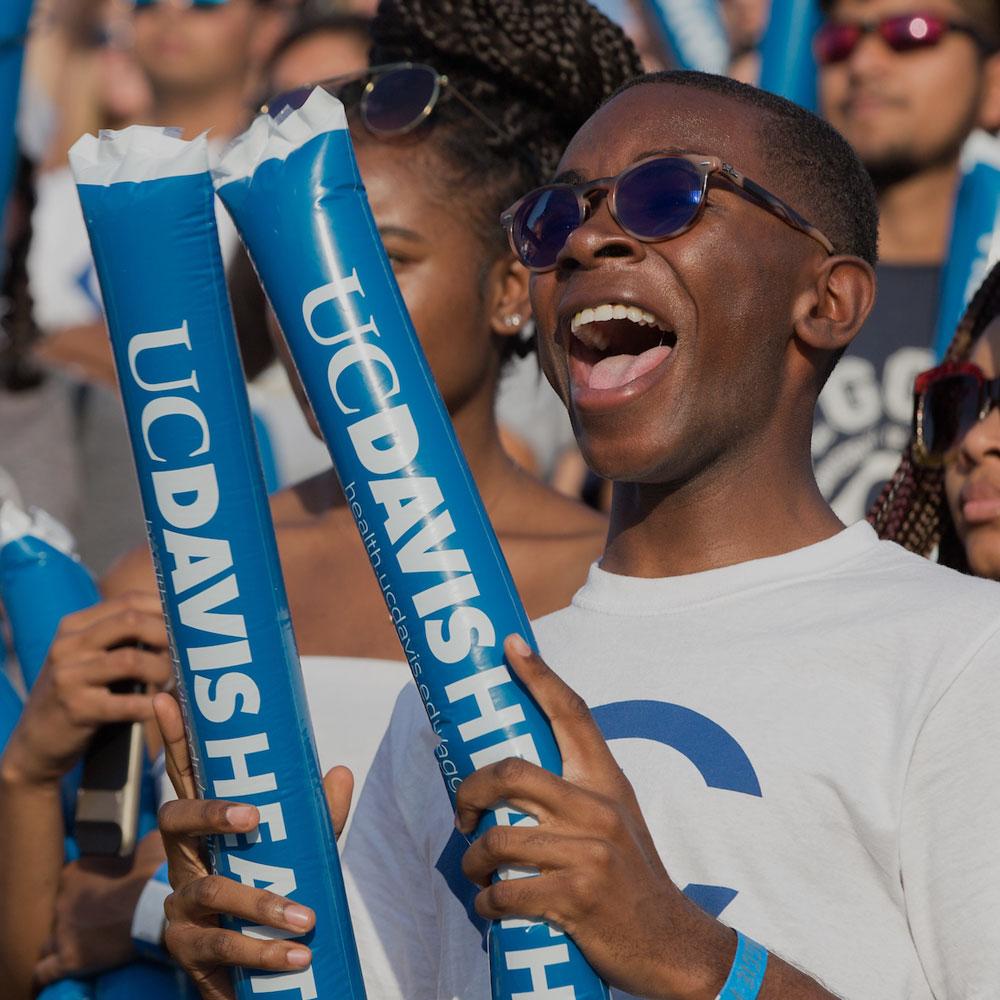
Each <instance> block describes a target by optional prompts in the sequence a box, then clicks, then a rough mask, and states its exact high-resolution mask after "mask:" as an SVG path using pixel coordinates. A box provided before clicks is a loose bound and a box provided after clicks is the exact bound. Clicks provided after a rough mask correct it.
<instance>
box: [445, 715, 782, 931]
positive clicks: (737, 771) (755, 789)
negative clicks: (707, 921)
mask: <svg viewBox="0 0 1000 1000" xmlns="http://www.w3.org/2000/svg"><path fill="white" fill-rule="evenodd" d="M591 711H592V712H593V716H594V720H595V721H596V722H597V724H598V726H600V728H601V732H602V733H604V738H605V739H606V740H607V741H608V742H609V743H610V742H611V741H612V740H624V739H632V740H651V741H652V742H654V743H662V744H663V745H664V746H668V747H671V748H672V749H674V750H676V751H677V752H678V753H680V754H682V755H683V756H684V757H686V758H687V759H688V760H689V761H690V762H691V764H693V765H694V767H695V768H696V769H697V771H698V773H699V774H700V775H701V777H702V779H703V780H704V782H705V784H706V785H707V786H708V787H709V788H718V789H721V790H725V791H729V792H738V793H740V794H743V795H753V796H756V797H758V798H761V797H763V794H762V792H761V790H760V782H759V780H758V779H757V773H756V772H755V771H754V769H753V765H752V764H751V763H750V758H749V757H747V755H746V753H745V751H744V750H743V748H742V747H741V746H740V745H739V743H737V742H736V740H735V739H733V737H732V736H730V735H729V733H727V732H726V730H725V729H723V728H722V726H720V725H719V724H718V723H716V722H713V721H712V720H711V719H709V718H708V717H707V716H704V715H701V714H700V713H698V712H695V711H693V710H692V709H690V708H684V707H683V706H682V705H674V704H671V703H670V702H664V701H616V702H612V703H611V704H608V705H599V706H598V707H596V708H594V709H592V710H591ZM465 847H466V842H465V838H464V837H462V835H461V834H460V833H459V832H458V831H457V830H456V831H455V832H453V833H452V835H451V837H450V838H449V840H448V843H447V844H446V845H445V847H444V850H443V851H442V852H441V856H440V857H439V858H438V860H437V864H436V865H435V866H434V867H435V868H437V870H438V871H439V872H441V874H442V875H443V876H444V879H445V881H446V882H447V883H448V887H449V888H450V889H451V891H452V893H454V895H455V896H456V897H457V898H458V900H459V901H460V902H461V903H462V905H463V906H464V907H465V911H466V913H468V915H469V919H470V920H471V921H472V922H473V924H474V925H475V926H476V928H477V930H479V931H480V932H481V933H482V934H483V942H484V943H483V947H484V948H485V946H486V945H485V940H486V928H487V923H486V921H485V920H483V918H482V917H480V916H479V914H478V913H476V911H475V909H474V907H473V900H474V899H475V896H476V892H477V889H476V887H475V886H474V885H473V884H472V883H471V882H469V881H468V879H466V877H465V876H464V875H463V874H462V855H463V854H464V853H465ZM684 895H685V896H687V897H688V898H689V899H690V900H692V901H693V902H695V903H697V904H698V905H699V906H700V907H701V908H702V909H703V910H705V911H706V912H707V913H709V914H710V915H711V916H713V917H718V916H719V915H720V914H721V913H722V911H723V910H725V908H726V907H727V906H728V905H729V904H730V903H731V902H732V901H733V900H734V899H735V898H736V895H737V890H736V889H730V888H728V887H727V886H721V885H700V884H697V883H692V884H690V885H688V886H686V887H685V888H684Z"/></svg>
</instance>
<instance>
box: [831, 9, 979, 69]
mask: <svg viewBox="0 0 1000 1000" xmlns="http://www.w3.org/2000/svg"><path fill="white" fill-rule="evenodd" d="M954 33H958V34H962V35H968V36H969V37H970V38H971V39H972V40H973V41H974V42H975V43H976V44H977V45H978V46H979V48H980V49H982V51H983V52H984V53H989V52H990V51H991V46H989V45H988V44H987V43H986V41H985V39H983V38H982V37H981V36H980V35H979V33H978V32H977V31H976V30H975V28H973V27H972V25H970V24H965V23H964V22H962V21H952V20H949V19H948V18H946V17H939V16H938V15H936V14H922V13H915V14H895V15H893V16H891V17H883V18H881V19H880V20H876V21H827V22H826V24H824V25H823V27H822V28H820V29H819V31H818V32H817V33H816V38H815V44H814V48H815V52H816V61H817V62H818V63H819V64H820V65H821V66H829V65H831V64H833V63H839V62H843V61H844V60H845V59H849V58H850V57H851V54H852V53H853V52H854V50H855V49H856V48H857V47H858V45H860V44H861V41H862V39H864V38H866V37H867V36H868V35H873V34H874V35H878V36H879V38H881V39H882V41H883V42H884V43H885V44H886V45H888V46H889V48H890V49H892V51H893V52H915V51H917V50H919V49H931V48H934V46H936V45H939V44H940V43H941V42H942V41H943V40H944V39H945V37H947V35H949V34H954Z"/></svg>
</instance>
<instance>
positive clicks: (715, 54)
mask: <svg viewBox="0 0 1000 1000" xmlns="http://www.w3.org/2000/svg"><path fill="white" fill-rule="evenodd" d="M642 10H643V12H644V13H645V14H646V20H647V21H648V22H649V24H650V25H651V26H652V27H653V28H655V29H656V32H657V34H658V36H659V38H660V40H661V41H662V43H663V48H664V54H665V55H666V56H667V58H668V59H669V60H670V62H671V64H672V65H673V66H674V67H676V68H677V69H697V70H701V71H702V72H703V73H725V72H726V67H727V66H728V65H729V39H728V38H727V37H726V29H725V26H724V25H723V23H722V18H721V17H720V16H719V6H718V3H717V0H642Z"/></svg>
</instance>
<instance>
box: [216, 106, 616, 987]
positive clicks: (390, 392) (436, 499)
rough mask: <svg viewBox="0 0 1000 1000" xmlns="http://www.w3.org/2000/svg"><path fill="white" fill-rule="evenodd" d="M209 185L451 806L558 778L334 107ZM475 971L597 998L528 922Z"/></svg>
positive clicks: (515, 627) (504, 936)
mask: <svg viewBox="0 0 1000 1000" xmlns="http://www.w3.org/2000/svg"><path fill="white" fill-rule="evenodd" d="M216 183H217V186H218V191H219V195H220V197H221V198H222V200H223V202H224V203H225V205H226V207H227V208H228V209H229V211H230V214H231V215H232V216H233V219H234V221H235V223H236V227H237V229H238V230H239V231H240V235H241V236H242V238H243V241H244V243H245V244H246V247H247V250H248V251H249V253H250V257H251V259H252V260H253V262H254V265H255V267H256V268H257V273H258V274H259V275H260V278H261V281H262V282H263V285H264V288H265V291H266V292H267V294H268V297H269V299H270V301H271V304H272V306H273V307H274V310H275V312H276V314H277V317H278V321H279V323H280V324H281V328H282V330H283V332H284V335H285V339H286V340H287V342H288V347H289V350H290V351H291V354H292V357H293V358H294V360H295V364H296V366H297V368H298V370H299V373H300V375H301V376H302V380H303V382H304V384H305V389H306V394H307V395H308V397H309V401H310V403H311V404H312V409H313V411H314V413H315V414H316V418H317V420H318V422H319V425H320V428H321V429H322V431H323V436H324V438H325V440H326V443H327V446H328V448H329V449H330V455H331V457H332V459H333V464H334V467H335V468H336V470H337V474H338V476H339V477H340V481H341V484H342V486H343V489H344V494H345V496H346V498H347V501H348V503H349V504H350V508H351V510H352V512H353V514H354V517H355V520H356V522H357V527H358V531H359V532H360V534H361V537H362V539H363V541H364V544H365V548H366V549H367V550H368V554H369V558H370V560H371V561H372V566H373V569H374V570H375V573H376V576H377V578H378V585H379V588H380V590H381V591H382V593H383V595H384V597H385V601H386V604H387V606H388V608H389V613H390V615H391V616H392V621H393V623H394V625H395V628H396V632H397V635H398V637H399V641H400V643H401V644H402V647H403V653H404V655H405V656H406V659H407V662H408V663H409V665H410V668H411V670H412V672H413V677H414V680H415V681H416V683H417V687H418V689H419V691H420V694H421V697H422V698H423V700H424V703H425V706H426V708H427V712H428V716H429V718H430V719H431V724H432V725H433V727H434V729H435V731H436V732H437V733H438V734H439V735H440V737H441V742H440V745H439V747H438V749H437V757H438V764H439V766H440V769H441V774H442V777H443V778H444V781H445V784H446V785H447V787H448V791H449V793H450V794H451V795H452V796H454V794H455V791H456V790H457V788H458V786H459V784H460V783H461V781H462V779H463V778H465V777H466V776H467V775H468V774H470V773H472V771H474V770H475V769H477V768H481V767H484V766H485V765H487V764H491V763H493V762H494V761H498V760H501V759H503V758H506V757H521V758H524V759H527V760H530V761H533V762H534V763H536V764H540V765H541V766H542V767H545V768H547V769H548V770H550V771H553V772H555V773H556V774H558V773H560V772H561V769H562V761H561V758H560V755H559V750H558V747H557V746H556V742H555V739H554V738H553V735H552V731H551V729H550V727H549V724H548V721H547V720H546V718H545V716H544V715H543V714H542V712H541V711H540V709H539V708H538V706H537V705H536V704H535V702H534V701H533V700H532V699H531V697H530V696H529V695H528V693H527V692H526V690H525V689H524V688H523V687H522V686H521V684H520V683H519V682H518V681H517V680H516V678H514V677H513V675H512V674H511V673H510V670H509V669H508V665H507V664H506V663H505V662H504V655H503V650H502V648H501V643H502V641H503V639H504V637H505V636H507V635H508V634H509V633H512V632H519V633H521V634H522V635H524V636H525V637H526V638H527V639H528V641H529V642H533V640H532V639H531V630H530V627H529V624H528V619H527V616H526V615H525V613H524V608H523V607H522V605H521V602H520V600H519V598H518V596H517V592H516V590H515V589H514V583H513V580H512V579H511V576H510V571H509V570H508V568H507V565H506V562H505V561H504V558H503V556H502V554H501V552H500V548H499V546H498V544H497V541H496V537H495V536H494V534H493V530H492V528H491V526H490V523H489V521H488V519H487V517H486V512H485V510H484V508H483V504H482V500H481V499H480V497H479V494H478V492H477V490H476V486H475V484H474V482H473V481H472V477H471V475H470V473H469V469H468V466H467V465H466V462H465V459H464V457H463V455H462V452H461V450H460V448H459V445H458V442H457V440H456V438H455V432H454V429H453V428H452V425H451V420H450V419H449V417H448V413H447V412H446V410H445V408H444V404H443V403H442V401H441V396H440V394H439V392H438V390H437V386H436V385H435V383H434V378H433V376H432V374H431V372H430V369H429V368H428V366H427V361H426V359H425V358H424V354H423V351H422V349H421V347H420V343H419V341H418V340H417V336H416V333H415V332H414V330H413V326H412V324H411V322H410V318H409V315H408V314H407V311H406V307H405V305H404V303H403V300H402V297H401V296H400V293H399V289H398V287H397V286H396V281H395V278H394V276H393V273H392V268H391V267H390V264H389V261H388V258H387V257H386V254H385V250H384V248H383V247H382V243H381V240H380V239H379V235H378V229H377V228H376V224H375V221H374V219H373V218H372V214H371V209H370V208H369V206H368V199H367V197H366V195H365V190H364V187H363V185H362V182H361V177H360V176H359V174H358V168H357V164H356V162H355V158H354V150H353V148H352V146H351V139H350V135H349V133H348V131H347V120H346V116H345V113H344V108H343V106H342V105H341V103H340V102H339V101H338V100H337V99H336V98H335V97H332V96H330V95H329V94H327V93H326V92H325V91H323V90H320V89H316V90H315V91H313V93H312V94H311V95H310V97H309V99H308V100H307V101H306V103H305V104H304V105H303V106H302V107H301V108H300V109H299V110H297V111H293V112H292V113H291V114H290V115H288V116H287V117H285V118H283V119H282V120H280V121H275V120H274V119H272V118H270V117H269V116H267V115H261V116H260V117H258V118H257V120H256V121H255V122H254V123H253V125H252V126H251V128H250V129H249V130H248V131H247V132H246V133H245V134H244V135H243V136H242V137H240V138H238V139H237V140H236V141H235V142H234V143H233V144H232V145H231V146H230V147H229V149H228V150H227V152H226V153H225V155H224V156H223V158H222V161H221V163H220V164H219V166H218V168H217V170H216ZM495 823H500V824H504V825H513V824H515V823H517V824H523V825H529V824H530V825H533V824H534V823H535V820H534V819H533V818H532V817H526V816H523V815H520V814H516V813H514V812H513V811H512V810H510V809H498V810H497V811H496V812H495V813H492V814H490V815H488V816H487V817H486V819H485V820H484V827H483V828H485V826H486V825H493V824H495ZM480 832H481V831H480ZM490 959H491V974H492V981H493V996H494V997H495V998H497V1000H512V998H518V1000H532V998H542V997H555V996H558V997H559V998H560V1000H563V998H564V1000H601V998H606V997H607V996H608V992H607V987H606V986H605V985H604V984H603V983H602V982H601V980H600V979H599V978H598V976H597V975H596V973H595V972H594V971H593V970H592V969H591V968H590V966H589V965H588V964H587V962H586V960H585V959H584V957H583V955H582V954H581V952H580V951H579V950H578V949H577V947H576V945H574V944H573V942H572V941H571V940H570V939H569V938H568V937H567V936H566V935H565V934H564V933H562V932H561V931H559V930H558V929H556V928H550V927H548V926H547V925H545V924H542V923H538V922H533V921H524V920H505V921H503V922H502V923H500V924H497V925H494V927H493V929H492V931H491V935H490ZM430 988H431V987H430V986H428V989H430ZM550 991H551V992H550Z"/></svg>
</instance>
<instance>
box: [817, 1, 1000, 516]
mask: <svg viewBox="0 0 1000 1000" xmlns="http://www.w3.org/2000/svg"><path fill="white" fill-rule="evenodd" d="M822 6H823V10H824V13H825V14H826V17H827V20H826V23H825V24H824V26H823V28H822V29H821V31H820V33H819V35H818V37H817V39H816V52H817V57H818V59H819V63H820V80H819V83H820V104H821V111H822V113H823V115H824V116H825V117H826V118H827V120H828V121H829V122H830V124H831V125H833V126H834V127H835V128H836V129H838V130H839V131H840V132H841V133H842V134H843V135H844V137H845V138H846V139H847V140H848V141H849V142H850V143H851V145H852V146H853V147H854V149H855V150H856V151H857V153H858V155H859V156H860V158H861V160H862V162H863V163H864V165H865V166H866V167H867V168H868V171H869V173H870V174H871V176H872V179H873V180H874V182H875V187H876V190H877V192H878V202H879V211H880V215H881V221H880V225H879V242H880V248H879V258H880V261H881V263H880V265H879V269H878V282H879V295H878V301H877V303H876V305H875V308H874V310H873V311H872V314H871V316H870V317H869V320H868V322H867V324H866V325H865V328H864V329H863V331H862V333H861V335H860V336H859V337H858V339H857V340H856V341H855V342H854V344H853V345H852V347H851V349H850V351H849V352H848V355H847V357H845V358H844V359H843V360H842V361H841V362H840V364H839V365H838V366H837V368H836V370H835V371H834V373H833V375H832V376H831V378H830V381H829V383H828V384H827V386H826V388H825V390H824V392H823V394H822V396H821V397H820V401H819V409H818V411H817V421H816V431H815V436H814V440H813V457H814V460H815V463H816V475H817V479H818V481H819V484H820V487H821V489H822V490H823V492H824V494H825V495H826V497H827V499H828V500H830V501H831V503H832V504H833V507H834V510H836V511H837V513H838V514H839V515H840V516H841V517H842V518H844V519H845V520H847V521H848V522H850V521H853V520H856V519H857V518H858V517H861V516H862V515H863V514H864V512H865V510H866V509H867V508H868V506H869V505H870V503H871V501H872V500H873V499H874V498H875V495H877V492H878V490H879V488H880V487H881V484H882V483H883V482H884V481H885V480H886V479H888V478H889V476H890V475H891V474H892V472H893V470H894V468H895V466H896V461H897V458H898V455H899V452H900V451H901V450H902V448H903V447H904V446H905V444H906V441H907V437H908V431H909V421H910V415H911V410H912V389H913V379H914V376H915V375H916V374H917V372H919V371H921V370H923V369H924V368H926V367H928V366H929V365H930V364H932V363H933V361H932V356H931V347H932V344H933V338H934V329H935V323H936V320H937V314H938V305H939V298H940V285H941V272H942V265H943V263H944V262H945V258H946V256H947V252H948V242H949V237H950V234H951V224H952V213H953V208H954V204H955V194H956V190H957V187H958V183H959V179H960V166H959V158H960V153H961V150H962V146H963V144H964V143H965V141H966V139H967V138H968V137H969V135H970V134H971V133H972V132H973V131H974V130H975V129H976V128H977V127H978V128H983V129H986V130H988V131H996V129H997V128H998V127H1000V56H998V55H997V46H998V44H1000V5H998V4H997V3H996V2H995V0H823V2H822Z"/></svg>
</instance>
